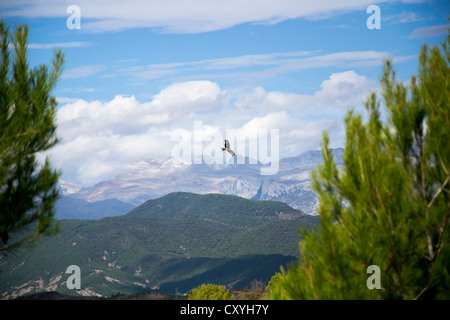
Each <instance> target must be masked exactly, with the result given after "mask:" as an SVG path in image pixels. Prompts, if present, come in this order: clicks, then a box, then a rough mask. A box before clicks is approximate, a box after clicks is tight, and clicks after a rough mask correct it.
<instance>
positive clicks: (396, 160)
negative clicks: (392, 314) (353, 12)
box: [271, 34, 450, 299]
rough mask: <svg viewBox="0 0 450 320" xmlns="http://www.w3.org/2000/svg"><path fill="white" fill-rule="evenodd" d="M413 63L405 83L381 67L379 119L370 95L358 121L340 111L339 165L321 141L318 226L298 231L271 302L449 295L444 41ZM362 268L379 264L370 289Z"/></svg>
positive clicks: (449, 138) (448, 74) (448, 94)
mask: <svg viewBox="0 0 450 320" xmlns="http://www.w3.org/2000/svg"><path fill="white" fill-rule="evenodd" d="M419 62H420V68H419V75H418V77H417V78H416V77H412V78H411V81H410V83H409V85H405V84H404V83H401V82H396V80H395V72H394V70H393V68H392V65H391V62H390V61H386V62H385V64H384V73H383V77H382V79H381V85H382V96H383V103H384V106H385V109H386V112H385V114H386V116H387V119H386V120H385V121H383V120H382V116H381V114H382V112H381V111H380V102H379V100H378V97H377V96H376V95H375V94H372V95H371V96H370V98H369V99H368V101H367V102H366V104H365V106H366V110H367V113H368V116H367V122H366V123H364V122H363V116H362V115H357V114H355V113H354V112H353V111H350V112H349V113H348V115H347V117H346V119H345V124H346V137H347V139H346V146H345V155H344V158H343V160H344V165H343V167H342V168H339V167H338V166H337V165H336V164H335V162H334V159H333V156H332V154H331V152H330V150H329V148H328V141H329V139H328V135H327V134H326V133H325V134H324V142H323V147H322V152H323V157H324V163H323V164H322V165H321V166H320V167H319V168H318V170H316V171H314V172H313V187H314V190H315V191H316V192H317V194H318V196H319V200H320V208H319V213H320V221H321V224H320V228H317V229H315V230H313V231H312V232H309V233H308V232H304V237H305V240H304V241H302V242H301V243H300V252H301V262H300V263H299V264H296V265H295V266H291V267H290V268H289V269H288V272H282V276H281V279H280V282H279V284H278V285H276V286H275V288H273V289H272V290H271V291H272V298H274V299H449V298H450V275H449V270H450V247H449V245H450V232H449V227H448V226H449V219H450V181H449V179H450V67H449V64H450V34H449V35H448V36H447V42H446V43H443V50H442V51H440V50H439V48H437V47H432V48H429V47H428V46H424V47H423V49H422V51H421V54H420V57H419ZM370 265H377V266H379V267H380V270H381V273H380V279H381V286H382V288H381V289H379V290H377V289H372V290H369V289H368V288H367V286H366V281H367V279H368V277H369V275H368V274H367V273H366V270H367V267H368V266H370ZM277 281H278V280H277Z"/></svg>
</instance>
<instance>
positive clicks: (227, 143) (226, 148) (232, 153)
mask: <svg viewBox="0 0 450 320" xmlns="http://www.w3.org/2000/svg"><path fill="white" fill-rule="evenodd" d="M225 150H227V151H228V152H229V153H230V154H231V155H232V156H233V157H234V155H235V153H234V151H233V150H231V149H230V142H229V141H228V140H225V148H222V151H225Z"/></svg>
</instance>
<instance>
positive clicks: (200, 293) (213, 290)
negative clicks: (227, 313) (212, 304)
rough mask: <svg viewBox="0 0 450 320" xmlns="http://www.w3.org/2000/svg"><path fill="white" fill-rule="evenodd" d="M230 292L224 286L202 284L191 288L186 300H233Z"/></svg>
mask: <svg viewBox="0 0 450 320" xmlns="http://www.w3.org/2000/svg"><path fill="white" fill-rule="evenodd" d="M233 299H234V298H233V296H232V295H231V292H230V291H228V290H227V289H226V288H225V286H220V285H216V284H202V285H201V286H199V287H197V288H194V289H192V292H191V293H190V294H189V297H188V300H233Z"/></svg>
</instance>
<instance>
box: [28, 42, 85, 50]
mask: <svg viewBox="0 0 450 320" xmlns="http://www.w3.org/2000/svg"><path fill="white" fill-rule="evenodd" d="M91 45H93V43H92V42H80V41H79V42H58V43H30V44H29V45H28V48H29V49H54V48H80V47H88V46H91Z"/></svg>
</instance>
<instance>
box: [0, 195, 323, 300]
mask: <svg viewBox="0 0 450 320" xmlns="http://www.w3.org/2000/svg"><path fill="white" fill-rule="evenodd" d="M60 223H61V231H60V232H59V233H58V234H57V235H55V236H52V237H47V238H44V239H42V240H41V241H40V242H39V243H36V244H34V245H32V246H28V247H26V248H23V249H21V250H20V251H18V252H16V253H14V254H9V255H7V256H2V257H1V258H0V278H1V281H0V297H1V298H14V297H17V296H20V295H24V294H27V293H34V292H39V291H57V292H60V293H64V294H69V295H89V296H96V295H101V296H111V295H114V294H117V293H128V294H132V293H136V292H139V291H143V290H158V291H161V292H165V293H168V294H171V295H173V294H175V293H185V292H188V291H189V290H191V289H192V288H194V287H196V286H198V285H199V284H202V283H215V284H224V285H228V286H229V287H230V288H231V287H232V288H233V289H239V288H243V287H245V286H247V285H249V284H250V283H251V282H252V281H253V280H255V279H256V280H261V281H264V282H267V281H268V280H269V279H270V277H271V276H272V275H273V274H274V273H275V272H277V271H279V268H280V266H281V265H286V264H287V263H289V262H290V261H292V260H295V259H297V258H296V256H297V254H298V242H299V240H300V233H299V229H300V228H308V229H309V228H311V227H313V226H314V225H317V224H318V218H317V217H312V216H307V215H304V214H303V213H302V212H300V211H298V210H294V209H292V208H291V207H289V206H287V205H286V204H284V203H281V202H273V201H252V200H247V199H243V198H239V197H236V196H227V195H216V194H208V195H198V194H191V193H173V194H169V195H167V196H164V197H162V198H159V199H155V200H150V201H147V202H146V203H144V204H142V205H141V206H139V207H137V208H135V209H134V210H132V211H131V212H130V213H128V214H126V215H123V216H117V217H108V218H103V219H100V220H61V221H60ZM70 265H76V266H79V267H80V276H81V289H80V290H75V289H72V290H69V289H68V288H67V285H66V281H67V280H68V279H69V277H70V276H71V274H66V273H65V272H66V269H67V267H68V266H70ZM69 281H71V280H69Z"/></svg>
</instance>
